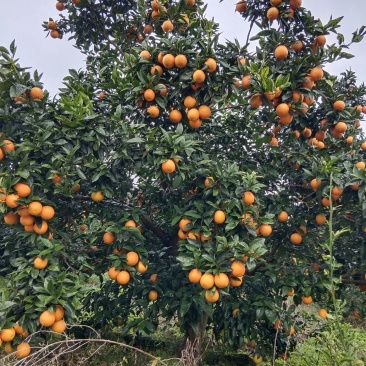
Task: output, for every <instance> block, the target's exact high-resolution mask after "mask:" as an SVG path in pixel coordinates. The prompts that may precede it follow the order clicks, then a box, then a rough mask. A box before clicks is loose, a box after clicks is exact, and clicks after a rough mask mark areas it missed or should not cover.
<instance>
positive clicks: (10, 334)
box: [0, 328, 16, 342]
mask: <svg viewBox="0 0 366 366" xmlns="http://www.w3.org/2000/svg"><path fill="white" fill-rule="evenodd" d="M15 335H16V332H15V329H14V328H3V329H2V330H1V333H0V338H1V340H2V341H3V342H11V341H12V340H13V339H14V338H15Z"/></svg>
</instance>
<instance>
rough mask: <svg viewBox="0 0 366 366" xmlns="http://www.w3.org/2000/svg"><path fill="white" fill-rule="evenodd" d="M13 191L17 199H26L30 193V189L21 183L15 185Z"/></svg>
mask: <svg viewBox="0 0 366 366" xmlns="http://www.w3.org/2000/svg"><path fill="white" fill-rule="evenodd" d="M13 189H14V191H15V192H16V193H17V195H18V196H19V197H27V196H29V195H30V194H31V192H32V189H31V187H30V186H29V185H28V184H26V183H21V182H18V183H17V184H15V185H14V187H13Z"/></svg>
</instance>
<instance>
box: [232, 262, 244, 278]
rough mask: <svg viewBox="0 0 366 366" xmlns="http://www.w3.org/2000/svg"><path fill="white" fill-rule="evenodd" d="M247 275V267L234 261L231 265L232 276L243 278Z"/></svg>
mask: <svg viewBox="0 0 366 366" xmlns="http://www.w3.org/2000/svg"><path fill="white" fill-rule="evenodd" d="M244 275H245V265H244V263H243V262H240V261H233V262H232V263H231V276H233V277H242V276H244Z"/></svg>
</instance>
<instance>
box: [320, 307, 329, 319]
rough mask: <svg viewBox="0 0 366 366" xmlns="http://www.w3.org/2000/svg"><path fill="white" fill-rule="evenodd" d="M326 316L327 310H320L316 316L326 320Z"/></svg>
mask: <svg viewBox="0 0 366 366" xmlns="http://www.w3.org/2000/svg"><path fill="white" fill-rule="evenodd" d="M327 314H328V310H327V309H320V310H319V311H318V315H319V316H320V317H321V318H323V319H327Z"/></svg>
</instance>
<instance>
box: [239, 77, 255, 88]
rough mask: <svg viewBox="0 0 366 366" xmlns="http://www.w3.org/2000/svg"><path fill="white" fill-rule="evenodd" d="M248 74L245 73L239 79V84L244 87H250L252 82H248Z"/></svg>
mask: <svg viewBox="0 0 366 366" xmlns="http://www.w3.org/2000/svg"><path fill="white" fill-rule="evenodd" d="M250 79H251V77H250V75H246V76H244V77H243V78H242V79H241V86H242V87H243V88H244V89H250V88H251V87H252V84H251V83H250Z"/></svg>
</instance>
